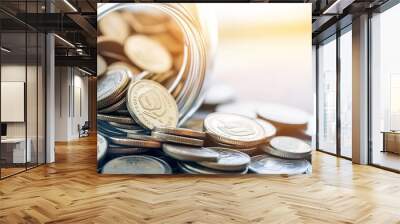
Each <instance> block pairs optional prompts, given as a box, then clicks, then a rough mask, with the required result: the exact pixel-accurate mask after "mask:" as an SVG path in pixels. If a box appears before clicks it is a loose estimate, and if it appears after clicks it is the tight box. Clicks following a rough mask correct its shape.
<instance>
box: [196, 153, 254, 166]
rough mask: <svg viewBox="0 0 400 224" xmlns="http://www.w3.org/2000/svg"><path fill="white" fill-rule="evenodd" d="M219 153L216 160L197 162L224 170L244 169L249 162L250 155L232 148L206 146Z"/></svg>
mask: <svg viewBox="0 0 400 224" xmlns="http://www.w3.org/2000/svg"><path fill="white" fill-rule="evenodd" d="M207 148H208V149H211V150H214V151H215V152H217V153H218V154H219V157H218V161H217V162H198V163H199V164H200V165H202V166H205V167H208V168H211V169H216V170H224V171H237V170H244V169H246V167H247V165H248V164H249V163H250V157H249V156H248V155H247V154H245V153H242V152H239V151H237V150H233V149H227V148H220V147H207Z"/></svg>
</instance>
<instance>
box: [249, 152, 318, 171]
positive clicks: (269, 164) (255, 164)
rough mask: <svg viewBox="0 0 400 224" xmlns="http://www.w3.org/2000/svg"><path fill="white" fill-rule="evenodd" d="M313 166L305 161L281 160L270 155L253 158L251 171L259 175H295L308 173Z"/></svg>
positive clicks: (250, 166)
mask: <svg viewBox="0 0 400 224" xmlns="http://www.w3.org/2000/svg"><path fill="white" fill-rule="evenodd" d="M310 166H311V164H310V163H309V162H308V161H307V160H304V159H300V160H293V159H281V158H277V157H273V156H269V155H258V156H254V157H251V163H250V165H249V169H250V170H251V171H253V172H255V173H258V174H283V175H295V174H302V173H305V172H307V170H309V169H310Z"/></svg>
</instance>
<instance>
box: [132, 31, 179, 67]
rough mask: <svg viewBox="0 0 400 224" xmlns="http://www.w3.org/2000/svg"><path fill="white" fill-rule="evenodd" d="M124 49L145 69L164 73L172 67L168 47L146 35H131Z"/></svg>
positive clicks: (133, 60)
mask: <svg viewBox="0 0 400 224" xmlns="http://www.w3.org/2000/svg"><path fill="white" fill-rule="evenodd" d="M124 51H125V54H126V55H127V56H128V58H129V59H130V60H131V61H132V62H133V63H134V64H135V65H137V66H139V67H140V68H142V69H143V70H147V71H150V72H155V73H163V72H166V71H168V70H170V69H171V67H172V57H171V55H170V53H169V52H168V51H167V49H165V47H163V46H162V45H161V44H160V43H158V42H157V41H154V40H152V39H151V38H149V37H146V36H144V35H133V36H130V37H129V38H128V39H127V40H126V41H125V46H124Z"/></svg>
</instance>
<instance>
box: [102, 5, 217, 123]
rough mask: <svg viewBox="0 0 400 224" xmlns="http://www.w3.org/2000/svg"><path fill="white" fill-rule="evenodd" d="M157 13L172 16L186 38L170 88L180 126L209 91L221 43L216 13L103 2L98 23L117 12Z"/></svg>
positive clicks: (194, 7) (184, 7)
mask: <svg viewBox="0 0 400 224" xmlns="http://www.w3.org/2000/svg"><path fill="white" fill-rule="evenodd" d="M154 10H157V11H159V12H162V13H163V14H166V15H168V16H169V17H170V18H171V19H172V20H173V21H174V22H175V23H176V25H177V26H178V27H179V28H180V31H181V33H182V37H183V54H182V62H181V66H180V68H179V69H178V71H177V75H176V78H175V80H173V82H171V83H170V85H168V86H166V87H167V89H168V91H169V92H170V93H171V94H173V95H174V96H175V99H176V102H177V105H178V108H179V125H181V124H182V123H184V122H185V121H186V120H187V119H188V118H189V117H190V116H191V115H192V114H193V113H194V112H196V110H197V109H198V108H199V107H200V106H201V104H202V101H203V99H204V93H205V90H206V89H207V86H208V83H209V79H210V73H211V70H212V62H213V57H214V54H215V49H216V43H217V24H216V19H215V17H213V14H212V13H209V12H206V11H205V10H204V9H202V7H201V6H199V5H198V4H177V3H101V4H98V9H97V21H100V20H101V19H102V18H103V17H104V16H106V15H107V14H109V13H111V12H114V11H132V12H146V11H154Z"/></svg>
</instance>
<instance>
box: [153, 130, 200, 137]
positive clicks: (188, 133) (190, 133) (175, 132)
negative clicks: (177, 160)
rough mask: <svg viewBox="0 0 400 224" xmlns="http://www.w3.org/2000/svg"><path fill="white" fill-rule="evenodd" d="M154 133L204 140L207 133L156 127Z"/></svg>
mask: <svg viewBox="0 0 400 224" xmlns="http://www.w3.org/2000/svg"><path fill="white" fill-rule="evenodd" d="M154 131H156V132H159V133H164V134H171V135H179V136H184V137H191V138H200V139H204V138H205V137H206V133H205V132H203V131H196V130H192V129H187V128H170V127H155V128H154Z"/></svg>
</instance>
